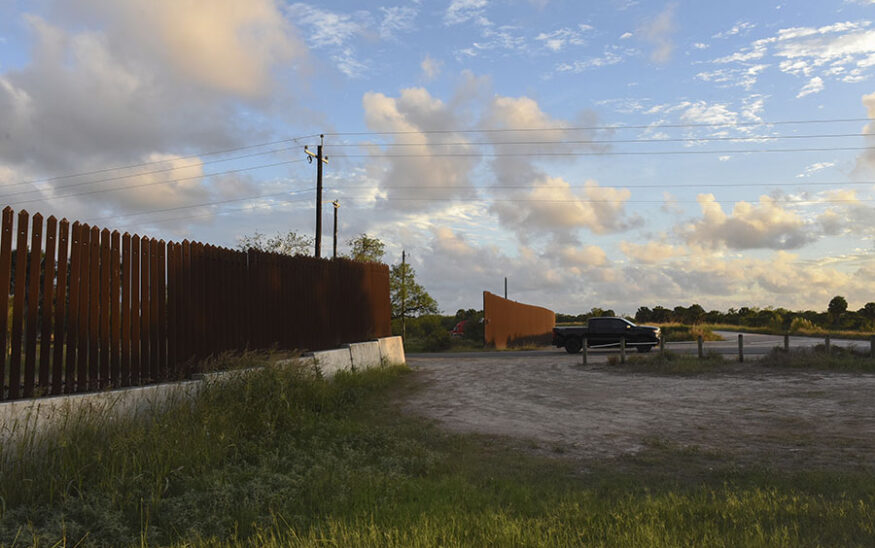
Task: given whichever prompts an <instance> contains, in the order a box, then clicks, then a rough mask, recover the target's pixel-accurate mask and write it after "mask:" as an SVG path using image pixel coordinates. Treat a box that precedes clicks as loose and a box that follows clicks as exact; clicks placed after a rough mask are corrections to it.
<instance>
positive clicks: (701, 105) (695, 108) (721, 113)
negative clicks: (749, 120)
mask: <svg viewBox="0 0 875 548" xmlns="http://www.w3.org/2000/svg"><path fill="white" fill-rule="evenodd" d="M680 118H681V120H682V121H684V122H688V123H695V124H715V125H716V124H726V125H729V126H731V125H735V124H736V123H737V122H738V113H736V112H734V111H732V110H731V109H730V108H729V106H728V105H726V104H724V103H712V104H708V103H707V102H706V101H696V102H695V103H688V104H687V105H684V108H683V109H682V111H681V116H680Z"/></svg>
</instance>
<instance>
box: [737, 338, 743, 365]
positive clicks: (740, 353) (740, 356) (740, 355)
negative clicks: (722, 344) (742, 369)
mask: <svg viewBox="0 0 875 548" xmlns="http://www.w3.org/2000/svg"><path fill="white" fill-rule="evenodd" d="M738 361H739V362H743V361H744V335H742V334H741V333H739V334H738Z"/></svg>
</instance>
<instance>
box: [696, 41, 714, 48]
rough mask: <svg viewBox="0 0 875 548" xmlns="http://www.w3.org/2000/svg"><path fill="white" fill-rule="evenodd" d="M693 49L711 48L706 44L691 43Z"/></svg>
mask: <svg viewBox="0 0 875 548" xmlns="http://www.w3.org/2000/svg"><path fill="white" fill-rule="evenodd" d="M693 47H694V48H695V49H708V48H709V47H711V46H710V45H708V44H706V43H704V42H694V43H693Z"/></svg>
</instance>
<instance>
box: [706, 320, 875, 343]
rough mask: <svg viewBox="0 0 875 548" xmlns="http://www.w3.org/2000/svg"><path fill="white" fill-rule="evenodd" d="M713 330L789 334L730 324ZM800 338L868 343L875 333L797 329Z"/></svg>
mask: <svg viewBox="0 0 875 548" xmlns="http://www.w3.org/2000/svg"><path fill="white" fill-rule="evenodd" d="M706 327H708V328H709V329H711V330H716V331H736V332H740V333H759V334H761V335H784V334H785V333H787V331H786V330H784V329H775V328H772V327H752V326H746V325H728V324H709V325H707V326H706ZM790 334H791V335H795V336H799V337H816V338H821V339H822V338H824V337H825V336H827V335H829V336H830V337H831V338H833V339H850V340H855V341H868V340H870V339H871V338H872V337H873V336H875V333H873V332H871V331H848V330H840V329H823V328H820V327H814V328H813V329H797V330H795V331H793V332H791V333H790Z"/></svg>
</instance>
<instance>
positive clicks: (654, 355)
mask: <svg viewBox="0 0 875 548" xmlns="http://www.w3.org/2000/svg"><path fill="white" fill-rule="evenodd" d="M608 364H609V365H612V366H617V367H621V368H624V369H625V370H628V371H632V372H636V373H657V374H662V375H696V374H700V373H709V372H713V371H718V370H720V369H721V368H724V367H725V366H726V365H727V362H726V360H724V358H723V356H722V355H720V354H717V353H716V352H707V353H705V357H704V358H703V359H701V360H700V359H699V357H698V356H696V355H689V354H678V353H675V352H670V351H666V352H665V354H662V353H660V352H658V351H653V352H651V353H649V354H637V355H635V354H633V355H630V356H627V358H626V363H625V364H620V358H619V356H610V357H608Z"/></svg>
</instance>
